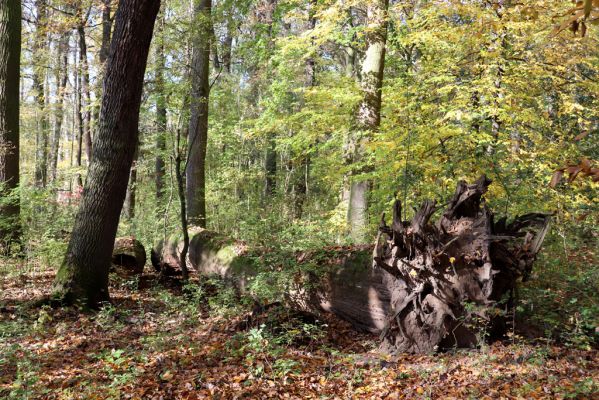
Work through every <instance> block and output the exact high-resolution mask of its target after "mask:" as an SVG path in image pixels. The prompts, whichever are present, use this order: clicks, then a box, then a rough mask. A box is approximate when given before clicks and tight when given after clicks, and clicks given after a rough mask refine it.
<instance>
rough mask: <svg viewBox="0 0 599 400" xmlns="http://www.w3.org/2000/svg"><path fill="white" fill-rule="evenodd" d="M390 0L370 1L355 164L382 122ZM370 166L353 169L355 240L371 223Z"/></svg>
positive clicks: (353, 146)
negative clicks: (365, 177)
mask: <svg viewBox="0 0 599 400" xmlns="http://www.w3.org/2000/svg"><path fill="white" fill-rule="evenodd" d="M388 7H389V1H388V0H373V1H370V2H369V3H368V9H367V16H368V17H367V26H366V42H367V49H366V58H365V59H364V63H363V64H362V74H361V75H362V80H361V83H360V85H361V89H362V96H363V97H362V101H361V102H360V105H359V107H358V108H357V110H356V115H355V119H356V121H355V126H354V127H353V132H352V137H351V138H350V141H351V144H350V152H351V154H350V155H349V156H350V159H351V162H353V163H354V164H359V163H362V164H363V163H364V162H365V160H364V159H365V145H366V143H367V142H368V141H369V140H370V139H371V136H372V134H373V133H374V132H375V131H376V130H377V129H378V127H379V125H380V123H381V91H382V86H383V71H384V68H385V44H386V41H387V9H388ZM366 169H367V168H364V166H362V168H355V169H354V171H352V175H354V176H353V179H352V182H351V188H350V195H349V208H348V222H349V224H350V227H351V236H352V238H353V239H354V240H355V241H356V242H360V243H362V242H364V241H365V239H366V237H365V233H366V228H367V224H368V219H367V215H368V186H369V182H368V181H367V180H365V179H363V178H358V177H357V176H356V175H359V174H360V173H362V172H366V171H365V170H366Z"/></svg>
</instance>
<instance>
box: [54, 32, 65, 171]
mask: <svg viewBox="0 0 599 400" xmlns="http://www.w3.org/2000/svg"><path fill="white" fill-rule="evenodd" d="M68 45H69V33H68V32H65V33H63V34H62V36H61V38H60V42H59V43H58V54H57V55H58V61H57V66H56V70H55V79H56V114H55V118H56V121H55V123H54V137H53V138H52V146H51V148H50V182H55V181H56V169H57V164H58V150H59V148H60V134H61V131H62V121H63V119H64V96H65V91H66V88H67V79H68V70H67V68H68V62H69V53H68Z"/></svg>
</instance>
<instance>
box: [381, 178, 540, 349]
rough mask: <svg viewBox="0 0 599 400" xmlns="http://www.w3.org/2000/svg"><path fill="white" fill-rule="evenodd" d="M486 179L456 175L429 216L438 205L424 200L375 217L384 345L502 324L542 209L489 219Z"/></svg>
mask: <svg viewBox="0 0 599 400" xmlns="http://www.w3.org/2000/svg"><path fill="white" fill-rule="evenodd" d="M490 184H491V181H490V180H489V179H487V178H486V177H485V176H482V177H481V178H480V179H479V180H477V181H476V182H475V183H474V184H473V185H468V184H466V182H463V181H461V182H459V183H458V186H457V189H456V192H455V194H454V196H453V198H452V199H451V201H450V202H449V203H448V204H447V207H446V209H445V211H444V212H443V214H442V215H441V217H440V219H439V220H438V222H437V223H436V224H432V223H431V222H430V219H431V217H432V216H433V214H434V213H435V212H436V211H438V210H440V209H441V207H437V205H436V203H435V202H434V201H430V200H427V201H425V202H424V204H422V206H421V207H420V209H419V210H417V212H416V214H415V216H414V218H413V219H412V221H402V220H401V202H400V201H396V202H395V205H394V208H393V222H392V225H391V226H390V227H389V226H387V225H386V222H385V216H384V214H383V218H382V221H381V226H380V228H379V235H378V237H377V241H376V246H375V250H374V254H373V259H374V266H375V268H380V269H382V270H384V271H385V272H386V274H385V281H386V285H387V287H388V289H389V291H390V292H391V304H390V309H391V312H390V314H389V315H388V317H387V321H386V325H385V327H384V329H383V330H382V332H381V338H382V340H383V345H382V348H383V350H384V351H386V352H388V353H400V352H409V353H427V352H432V351H435V350H437V349H440V348H447V347H451V346H458V347H469V346H474V345H476V344H478V343H480V342H481V340H483V339H484V337H485V336H488V335H490V336H498V335H501V334H502V333H503V332H505V329H506V325H505V314H506V311H509V310H511V308H512V302H513V290H514V288H515V286H516V284H517V281H518V279H526V278H527V277H528V276H529V274H530V271H531V268H532V264H533V262H534V260H535V258H536V255H537V253H538V251H539V249H540V247H541V243H542V242H543V239H544V237H545V234H546V232H547V230H548V224H549V216H548V215H546V214H539V213H534V214H527V215H523V216H520V217H517V218H515V219H514V220H513V221H512V222H511V223H509V224H508V223H507V222H506V219H505V218H502V219H500V220H498V221H497V222H495V221H494V218H493V213H491V211H490V210H489V209H488V208H487V207H486V205H485V204H484V200H483V199H482V196H483V194H484V193H485V192H486V191H487V188H488V186H489V185H490Z"/></svg>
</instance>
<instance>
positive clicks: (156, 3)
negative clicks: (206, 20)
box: [54, 0, 160, 307]
mask: <svg viewBox="0 0 599 400" xmlns="http://www.w3.org/2000/svg"><path fill="white" fill-rule="evenodd" d="M159 8H160V0H121V1H120V4H119V7H118V10H117V12H116V17H115V32H114V38H113V40H112V44H111V46H110V54H109V56H108V61H107V67H106V76H105V78H104V90H105V91H104V96H103V98H102V106H101V110H100V123H99V130H98V135H97V136H96V137H95V143H94V147H93V151H94V155H93V157H92V161H91V164H90V166H89V172H88V176H87V179H86V183H85V189H84V191H83V196H82V200H81V206H80V208H79V211H78V212H77V216H76V218H75V225H74V227H73V233H72V235H71V240H70V242H69V246H68V249H67V253H66V255H65V259H64V261H63V264H62V266H61V267H60V270H59V271H58V273H57V275H56V279H55V282H54V293H55V297H56V298H57V299H59V300H61V301H64V302H67V303H82V304H84V305H86V306H89V307H97V306H99V305H100V304H101V303H102V302H104V301H109V299H110V298H109V294H108V272H109V269H110V261H111V256H112V249H113V246H114V239H115V237H116V232H117V227H118V222H119V215H120V213H121V209H122V207H123V201H124V200H125V192H126V191H127V180H128V177H129V171H130V169H131V164H132V162H133V156H134V153H135V146H136V143H137V141H138V136H139V133H138V128H139V109H140V103H141V92H142V86H143V78H144V72H145V69H146V62H147V58H148V51H149V47H150V41H151V39H152V29H153V27H154V21H155V19H156V15H157V13H158V9H159ZM124 83H126V85H124Z"/></svg>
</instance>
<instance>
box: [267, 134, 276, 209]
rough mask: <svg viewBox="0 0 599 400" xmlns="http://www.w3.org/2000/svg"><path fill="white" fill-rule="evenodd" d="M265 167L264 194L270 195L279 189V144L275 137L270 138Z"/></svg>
mask: <svg viewBox="0 0 599 400" xmlns="http://www.w3.org/2000/svg"><path fill="white" fill-rule="evenodd" d="M271 136H272V134H271ZM264 169H265V172H266V174H265V175H266V176H265V180H264V194H265V196H266V197H269V196H272V195H274V194H275V192H276V190H277V145H276V143H275V138H274V137H270V138H269V139H268V145H267V147H266V155H265V157H264Z"/></svg>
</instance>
